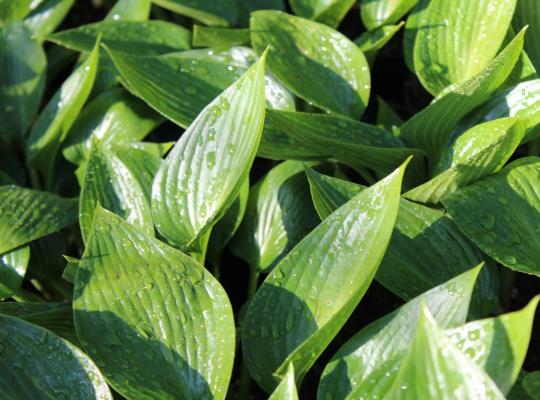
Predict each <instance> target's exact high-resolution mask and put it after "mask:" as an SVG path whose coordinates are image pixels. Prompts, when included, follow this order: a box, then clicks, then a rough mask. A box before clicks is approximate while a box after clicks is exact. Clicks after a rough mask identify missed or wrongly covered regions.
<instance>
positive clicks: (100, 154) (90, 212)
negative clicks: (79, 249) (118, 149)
mask: <svg viewBox="0 0 540 400" xmlns="http://www.w3.org/2000/svg"><path fill="white" fill-rule="evenodd" d="M98 204H99V205H100V206H102V207H104V208H106V209H108V210H110V211H112V212H114V213H116V214H117V215H119V216H120V217H122V218H124V219H125V220H126V221H127V222H129V223H130V224H132V225H134V226H136V227H137V228H139V229H140V230H141V231H142V232H144V233H145V234H147V235H150V236H153V233H154V227H153V223H152V214H151V211H150V203H149V200H148V198H147V196H146V195H145V192H144V190H143V188H142V186H141V183H140V182H139V181H138V179H137V176H136V175H135V174H133V172H131V170H130V169H129V168H128V166H127V165H126V164H124V163H123V162H122V161H121V160H120V159H119V158H118V157H117V156H116V155H115V154H114V153H113V152H112V151H108V150H106V149H104V148H102V147H100V146H99V145H97V144H96V145H94V147H93V148H92V150H91V152H90V155H89V158H88V162H87V163H86V170H85V175H84V182H83V185H82V188H81V197H80V204H79V222H80V225H81V233H82V237H83V239H84V241H85V242H86V241H88V236H89V234H90V231H91V230H92V221H93V218H94V210H95V209H96V206H97V205H98Z"/></svg>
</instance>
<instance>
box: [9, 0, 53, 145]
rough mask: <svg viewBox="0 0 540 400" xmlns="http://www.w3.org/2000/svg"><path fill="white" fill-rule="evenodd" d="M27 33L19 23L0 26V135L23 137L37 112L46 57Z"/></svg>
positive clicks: (30, 33)
mask: <svg viewBox="0 0 540 400" xmlns="http://www.w3.org/2000/svg"><path fill="white" fill-rule="evenodd" d="M15 3H16V2H15ZM21 3H22V2H21ZM0 7H1V4H0ZM0 11H1V9H0ZM31 36H32V32H30V30H29V29H28V28H27V27H25V26H24V24H23V23H12V24H9V25H6V26H3V27H0V70H1V71H2V73H1V74H0V104H2V106H1V107H0V121H2V123H1V124H0V136H14V137H17V136H18V137H20V138H22V137H24V134H25V133H26V130H27V129H28V127H29V126H30V124H31V123H32V121H33V119H34V117H35V116H36V114H37V111H38V107H39V102H40V100H41V95H42V94H43V89H44V87H45V69H46V66H47V60H46V58H45V53H44V51H43V48H42V47H41V44H40V43H39V42H38V41H37V40H35V39H33V38H32V37H31Z"/></svg>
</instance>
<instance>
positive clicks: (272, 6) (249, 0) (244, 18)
mask: <svg viewBox="0 0 540 400" xmlns="http://www.w3.org/2000/svg"><path fill="white" fill-rule="evenodd" d="M236 5H237V6H238V23H239V24H240V26H248V25H249V17H250V15H251V13H252V12H253V11H256V10H284V9H285V1H284V0H236Z"/></svg>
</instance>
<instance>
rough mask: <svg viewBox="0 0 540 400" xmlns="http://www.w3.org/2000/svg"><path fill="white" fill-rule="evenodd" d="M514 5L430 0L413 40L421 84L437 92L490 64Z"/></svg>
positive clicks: (502, 0) (501, 0) (509, 1)
mask: <svg viewBox="0 0 540 400" xmlns="http://www.w3.org/2000/svg"><path fill="white" fill-rule="evenodd" d="M515 6H516V0H477V1H469V0H432V1H430V3H429V5H428V6H427V7H426V9H425V12H424V14H423V16H422V20H421V23H420V24H419V26H418V33H417V35H416V39H415V44H414V56H413V57H414V69H415V71H416V73H417V75H418V78H419V79H420V82H421V83H422V85H423V86H424V87H425V88H426V89H427V90H428V91H430V92H431V93H432V94H438V93H440V92H441V91H442V90H443V89H444V88H446V87H447V86H450V85H452V84H455V83H459V82H465V81H467V80H469V79H471V78H473V77H474V76H476V75H477V74H479V73H481V72H482V71H483V70H484V69H485V68H487V67H488V65H489V64H490V62H491V61H492V60H493V58H494V57H495V55H496V54H497V52H498V51H499V48H500V47H501V45H502V43H503V40H504V37H505V35H506V31H507V30H508V28H509V27H510V22H511V21H512V14H513V13H514V8H515ZM434 43H436V45H434Z"/></svg>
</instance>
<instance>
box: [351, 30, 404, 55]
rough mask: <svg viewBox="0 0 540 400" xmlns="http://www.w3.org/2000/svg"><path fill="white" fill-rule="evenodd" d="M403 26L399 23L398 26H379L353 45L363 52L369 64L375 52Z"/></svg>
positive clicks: (363, 35) (365, 33) (361, 36)
mask: <svg viewBox="0 0 540 400" xmlns="http://www.w3.org/2000/svg"><path fill="white" fill-rule="evenodd" d="M403 25H404V22H401V23H399V24H398V25H386V26H381V27H380V28H377V29H375V30H374V31H370V32H364V33H363V34H362V35H360V36H359V37H358V38H357V39H356V40H355V41H354V43H355V44H356V45H357V46H358V47H359V48H360V50H362V51H363V52H364V54H365V56H366V58H367V59H368V61H369V62H370V64H371V63H372V62H373V60H374V59H375V55H376V54H377V52H378V51H379V50H380V49H382V48H383V47H384V45H385V44H386V43H388V42H389V41H390V39H392V38H393V37H394V35H395V34H396V33H397V32H398V31H399V30H400V29H401V27H402V26H403Z"/></svg>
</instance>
